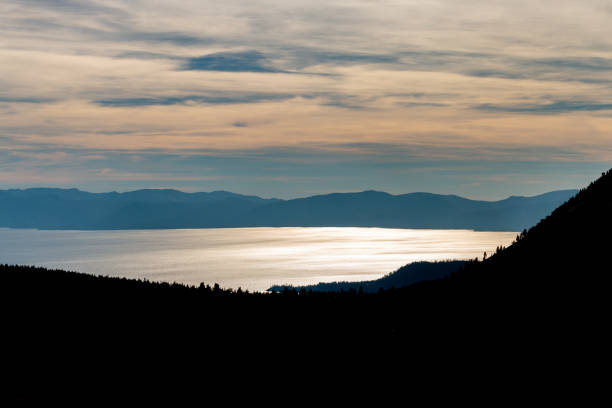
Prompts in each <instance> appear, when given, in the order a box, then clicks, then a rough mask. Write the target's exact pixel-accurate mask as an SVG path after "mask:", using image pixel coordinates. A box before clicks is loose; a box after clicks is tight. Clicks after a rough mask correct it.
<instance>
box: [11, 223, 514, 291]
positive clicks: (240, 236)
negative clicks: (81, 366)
mask: <svg viewBox="0 0 612 408" xmlns="http://www.w3.org/2000/svg"><path fill="white" fill-rule="evenodd" d="M515 237H516V232H475V231H468V230H408V229H384V228H228V229H183V230H122V231H38V230H19V229H17V230H13V229H0V263H8V264H28V265H40V266H47V267H53V268H61V269H67V270H73V271H79V272H86V273H93V274H99V275H109V276H121V277H130V278H147V279H149V280H159V281H169V282H183V283H188V284H199V283H200V282H204V283H208V284H213V283H219V284H220V285H221V286H223V287H232V288H238V287H242V288H243V289H249V290H266V289H267V288H268V287H270V286H272V285H274V284H293V285H303V284H313V283H318V282H331V281H339V280H347V281H349V280H350V281H357V280H370V279H376V278H379V277H381V276H383V275H385V274H387V273H389V272H392V271H394V270H396V269H397V268H399V267H401V266H402V265H405V264H407V263H410V262H414V261H420V260H441V259H467V258H475V257H477V256H478V257H482V253H483V252H484V251H487V252H488V253H491V252H493V251H494V250H495V248H496V247H497V246H498V245H504V246H507V245H508V244H510V243H511V242H512V240H513V239H514V238H515Z"/></svg>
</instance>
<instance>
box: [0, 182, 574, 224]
mask: <svg viewBox="0 0 612 408" xmlns="http://www.w3.org/2000/svg"><path fill="white" fill-rule="evenodd" d="M576 192H577V190H559V191H553V192H549V193H546V194H541V195H537V196H533V197H519V196H512V197H509V198H506V199H504V200H500V201H479V200H470V199H467V198H463V197H459V196H456V195H439V194H432V193H409V194H402V195H392V194H389V193H385V192H379V191H363V192H356V193H334V194H327V195H315V196H311V197H306V198H297V199H290V200H280V199H274V198H273V199H264V198H260V197H257V196H248V195H241V194H236V193H231V192H227V191H214V192H209V193H206V192H201V193H185V192H181V191H177V190H163V189H149V190H137V191H131V192H125V193H117V192H109V193H89V192H85V191H81V190H78V189H56V188H32V189H24V190H21V189H12V190H0V227H8V228H38V229H85V230H88V229H91V230H96V229H167V228H229V227H233V228H236V227H300V226H301V227H323V226H326V227H381V228H428V229H473V230H487V231H522V230H523V229H525V228H528V227H529V226H531V225H534V224H536V223H537V222H538V221H539V220H540V219H542V218H543V217H545V216H546V215H547V214H549V213H550V212H551V211H552V210H553V209H554V208H556V207H557V206H559V205H560V204H562V203H563V202H565V201H566V200H568V199H569V198H570V197H572V196H573V195H574V194H575V193H576Z"/></svg>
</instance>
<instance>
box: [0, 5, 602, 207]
mask: <svg viewBox="0 0 612 408" xmlns="http://www.w3.org/2000/svg"><path fill="white" fill-rule="evenodd" d="M611 163H612V2H610V1H609V0H582V1H580V2H578V1H575V0H572V1H567V0H539V1H533V0H530V1H527V0H525V1H523V0H487V1H480V0H462V1H456V0H418V1H416V0H415V1H413V0H401V1H399V0H394V1H386V0H381V1H372V0H370V1H359V0H350V1H340V0H336V1H331V0H325V1H319V0H308V1H306V0H282V1H281V0H265V1H262V0H251V1H234V0H224V1H206V0H197V1H196V0H172V1H165V0H157V1H140V0H129V1H119V0H105V1H89V0H78V1H77V0H20V1H14V0H11V1H6V0H0V188H26V187H34V186H52V187H77V188H80V189H83V190H87V191H94V192H99V191H113V190H116V191H128V190H134V189H139V188H176V189H180V190H183V191H212V190H229V191H234V192H238V193H244V194H256V195H259V196H262V197H278V198H292V197H303V196H308V195H313V194H322V193H329V192H343V191H361V190H371V189H373V190H381V191H387V192H390V193H394V194H400V193H409V192H414V191H428V192H433V193H442V194H458V195H462V196H465V197H470V198H478V199H491V200H493V199H500V198H505V197H507V196H509V195H535V194H539V193H544V192H547V191H551V190H556V189H565V188H576V187H583V186H584V185H586V184H588V183H589V182H590V181H591V180H593V179H594V178H596V177H597V176H598V175H599V174H600V173H601V172H602V171H604V170H607V169H609V168H610V167H612V165H611Z"/></svg>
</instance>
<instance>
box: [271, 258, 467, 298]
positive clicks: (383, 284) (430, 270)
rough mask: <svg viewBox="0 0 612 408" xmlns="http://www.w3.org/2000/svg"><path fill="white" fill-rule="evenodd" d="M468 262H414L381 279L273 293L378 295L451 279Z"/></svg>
mask: <svg viewBox="0 0 612 408" xmlns="http://www.w3.org/2000/svg"><path fill="white" fill-rule="evenodd" d="M465 263H466V261H439V262H413V263H410V264H408V265H404V266H402V267H401V268H399V269H398V270H396V271H394V272H391V273H389V274H387V275H385V276H383V277H382V278H380V279H376V280H371V281H358V282H321V283H318V284H316V285H307V286H290V285H276V286H272V287H271V288H270V289H268V290H269V291H271V292H282V291H284V290H285V289H287V290H297V291H300V290H306V291H313V292H341V291H350V290H354V291H360V292H366V293H376V292H378V291H380V290H389V289H399V288H403V287H405V286H409V285H412V284H414V283H417V282H424V281H432V280H437V279H442V278H446V277H449V276H450V275H451V274H452V273H454V272H457V271H458V270H459V268H461V267H462V266H464V265H465Z"/></svg>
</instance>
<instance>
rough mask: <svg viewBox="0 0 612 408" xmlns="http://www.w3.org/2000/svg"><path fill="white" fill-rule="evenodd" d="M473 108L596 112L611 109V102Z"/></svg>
mask: <svg viewBox="0 0 612 408" xmlns="http://www.w3.org/2000/svg"><path fill="white" fill-rule="evenodd" d="M474 108H475V109H478V110H482V111H487V112H508V113H533V114H562V113H571V112H597V111H608V110H612V103H593V102H578V101H555V102H550V103H543V104H529V103H523V104H512V105H493V104H482V105H476V106H475V107H474Z"/></svg>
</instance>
